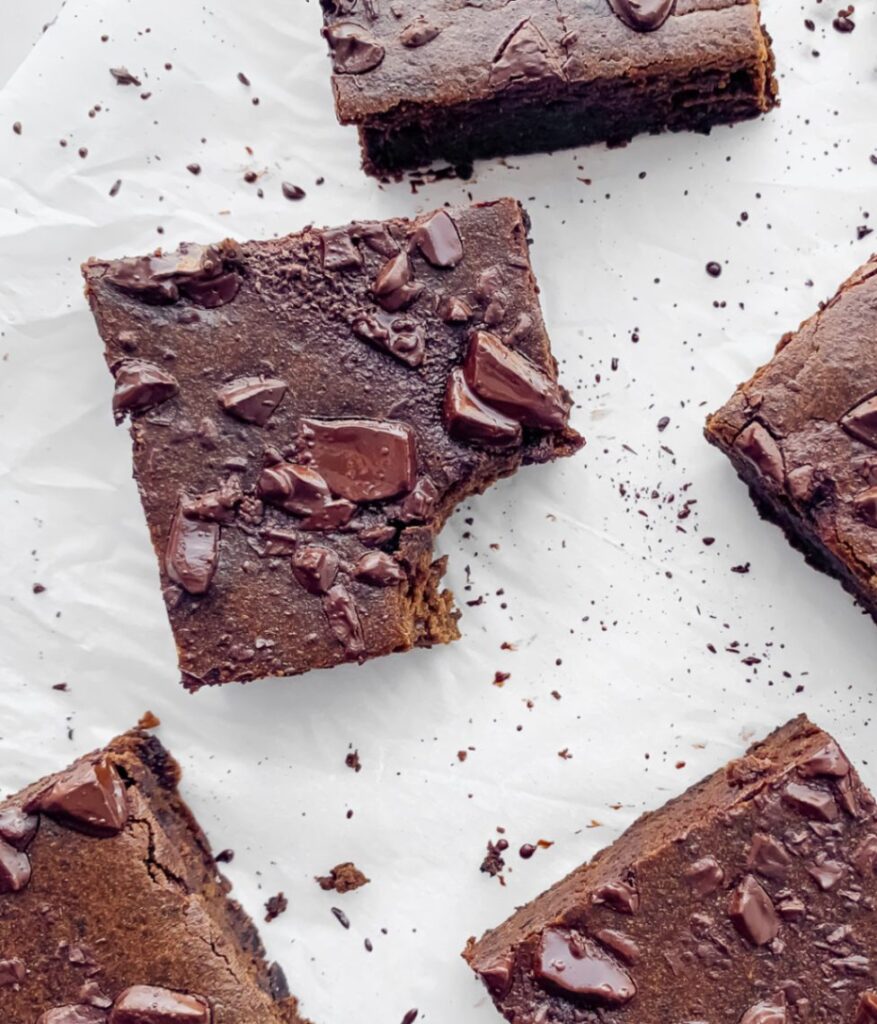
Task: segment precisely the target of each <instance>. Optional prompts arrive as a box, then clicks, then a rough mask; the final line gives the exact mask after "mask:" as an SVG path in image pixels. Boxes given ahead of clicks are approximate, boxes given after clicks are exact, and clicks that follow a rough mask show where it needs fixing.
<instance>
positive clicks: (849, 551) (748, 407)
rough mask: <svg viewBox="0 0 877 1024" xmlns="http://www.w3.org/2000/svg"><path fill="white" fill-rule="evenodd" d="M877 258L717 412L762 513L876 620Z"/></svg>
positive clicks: (716, 431) (716, 423)
mask: <svg viewBox="0 0 877 1024" xmlns="http://www.w3.org/2000/svg"><path fill="white" fill-rule="evenodd" d="M875 332H877V257H872V258H871V260H869V261H868V263H866V264H865V265H864V266H863V267H861V268H859V270H857V271H856V272H855V273H854V274H853V275H852V277H850V278H849V280H847V281H846V282H844V284H842V285H841V287H840V289H839V290H838V292H837V294H836V295H835V296H834V297H833V298H832V299H831V300H830V301H829V302H827V303H826V304H825V305H824V306H823V307H822V308H821V309H820V311H819V312H818V313H816V315H815V316H813V317H811V318H810V319H809V320H807V321H805V322H804V323H803V324H802V325H801V327H800V328H799V330H798V331H797V332H794V333H790V334H787V335H785V336H784V337H783V339H782V340H781V341H780V343H779V346H778V348H777V350H776V354H775V356H774V358H773V359H772V360H771V362H770V363H768V364H767V365H766V366H763V367H761V368H760V369H759V370H758V371H757V372H756V373H755V375H754V376H753V377H752V379H751V380H750V381H748V382H747V383H745V384H742V385H741V386H740V387H739V388H738V389H737V391H736V392H735V393H734V395H733V397H732V398H731V399H730V401H729V402H728V403H727V404H726V405H725V406H724V407H723V408H721V409H720V410H719V411H718V412H716V413H714V414H713V415H712V416H710V418H709V420H708V421H707V425H706V437H707V439H708V440H709V441H710V443H711V444H713V445H715V446H716V447H718V448H720V449H721V450H722V451H723V452H725V454H726V455H727V456H728V458H729V459H730V460H731V462H732V464H733V466H734V468H735V469H736V470H737V473H738V475H739V476H740V478H741V479H742V480H743V481H744V482H745V483H746V484H747V485H748V487H749V489H750V493H751V495H752V498H753V500H754V501H755V503H756V505H757V507H758V508H759V510H760V511H761V513H762V514H763V515H764V516H765V517H766V518H768V519H770V520H771V521H773V522H775V523H777V524H778V525H779V526H780V527H782V529H783V530H784V531H785V533H786V535H787V537H788V538H789V540H790V541H791V542H792V544H794V546H795V547H797V548H799V549H801V550H802V551H803V552H804V554H805V555H806V556H807V559H808V561H810V562H811V563H812V564H813V565H815V566H816V567H817V568H820V569H822V570H824V571H826V572H828V573H830V574H831V575H833V576H835V577H837V578H838V579H839V580H840V581H841V583H842V584H843V585H844V587H845V588H846V589H847V590H848V591H849V592H850V593H852V594H853V595H855V596H856V597H857V598H858V600H859V602H860V603H861V605H862V607H863V608H865V609H866V610H867V611H868V612H869V613H870V614H871V615H872V616H873V617H874V618H875V620H877V490H875V485H877V428H875V424H877V415H875V414H874V413H872V405H874V396H875V395H877V366H875V363H874V360H873V359H872V358H871V354H872V349H873V344H874V337H875Z"/></svg>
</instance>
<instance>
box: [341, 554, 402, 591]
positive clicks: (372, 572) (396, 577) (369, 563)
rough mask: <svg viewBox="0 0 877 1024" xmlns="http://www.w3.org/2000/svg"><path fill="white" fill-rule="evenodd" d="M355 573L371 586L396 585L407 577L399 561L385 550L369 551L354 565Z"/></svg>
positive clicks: (359, 578) (360, 579) (356, 576)
mask: <svg viewBox="0 0 877 1024" xmlns="http://www.w3.org/2000/svg"><path fill="white" fill-rule="evenodd" d="M353 575H354V577H355V578H356V579H358V580H359V581H360V582H361V583H367V584H368V585H369V586H371V587H395V586H398V584H400V583H402V581H403V580H404V579H405V573H404V572H403V571H402V569H401V567H400V565H399V563H398V562H397V561H396V560H395V558H393V557H392V556H391V555H387V554H384V552H383V551H369V552H367V553H366V554H364V555H363V556H362V558H360V559H359V561H358V562H357V563H356V565H355V566H354V567H353Z"/></svg>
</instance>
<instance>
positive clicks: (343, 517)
mask: <svg viewBox="0 0 877 1024" xmlns="http://www.w3.org/2000/svg"><path fill="white" fill-rule="evenodd" d="M355 512H356V505H354V504H353V502H351V501H345V500H344V499H343V498H338V499H333V500H332V501H327V502H326V504H325V505H323V507H322V508H320V509H319V510H318V511H316V512H313V513H312V514H311V515H309V516H308V517H307V519H303V520H302V521H301V523H299V526H300V527H301V529H302V530H317V531H322V532H324V533H331V532H332V531H333V530H340V529H341V528H342V527H343V526H346V525H347V524H348V523H349V522H350V520H351V518H352V517H353V515H354V513H355Z"/></svg>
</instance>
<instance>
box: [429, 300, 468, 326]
mask: <svg viewBox="0 0 877 1024" xmlns="http://www.w3.org/2000/svg"><path fill="white" fill-rule="evenodd" d="M437 312H438V315H439V316H440V317H441V319H442V320H444V322H445V323H446V324H465V323H468V322H469V321H470V320H471V319H472V307H471V306H470V305H469V303H468V302H466V300H465V299H461V298H460V297H459V296H458V295H445V296H443V297H442V299H441V301H440V302H439V305H438V310H437Z"/></svg>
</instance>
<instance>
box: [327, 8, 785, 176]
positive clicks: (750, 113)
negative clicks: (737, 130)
mask: <svg viewBox="0 0 877 1024" xmlns="http://www.w3.org/2000/svg"><path fill="white" fill-rule="evenodd" d="M323 6H324V11H325V17H326V25H327V28H326V35H327V39H328V41H329V44H330V49H331V50H332V52H333V57H334V67H335V72H336V73H335V75H334V76H333V85H334V89H335V98H336V106H337V110H338V116H339V119H340V120H341V121H342V122H343V123H346V124H356V125H358V127H359V131H360V140H361V144H362V149H363V161H364V167H365V169H366V171H368V172H369V173H371V174H378V175H380V174H387V173H394V172H398V171H400V170H402V169H404V168H406V167H417V166H423V165H424V164H428V163H430V162H432V161H434V160H436V159H442V160H445V161H448V162H450V163H452V164H454V165H457V166H469V165H471V163H472V161H473V160H475V159H477V158H480V157H489V156H496V155H501V154H506V153H527V152H534V151H539V150H554V149H561V148H564V147H569V146H576V145H582V144H588V143H593V142H600V141H607V142H610V143H616V144H617V143H621V142H624V141H626V140H628V139H630V138H631V137H633V136H634V135H636V134H638V133H641V132H656V131H661V130H665V129H669V130H680V129H692V130H696V131H708V130H709V128H710V127H712V126H713V125H716V124H721V123H731V122H734V121H739V120H742V119H745V118H749V117H754V116H757V115H758V114H760V113H763V112H765V111H767V110H769V109H771V107H773V106H774V105H775V103H776V93H777V87H776V82H775V79H774V76H773V71H774V58H773V54H772V51H771V45H770V37H769V35H768V33H767V32H766V31H765V29H764V28H763V26H762V25H761V22H760V12H759V6H758V3H757V2H747V3H734V2H731V0H709V2H707V0H681V2H679V3H677V4H676V5H675V8H674V9H673V12H672V14H671V16H670V17H669V18H668V19H667V21H666V23H665V24H663V25H661V26H659V27H658V28H657V29H656V30H655V31H649V32H642V31H636V30H635V29H633V28H632V27H630V25H628V24H626V23H625V22H624V21H623V20H622V19H621V18H619V17H617V16H616V15H615V13H613V10H612V9H611V7H610V4H609V2H608V0H530V2H527V3H523V4H522V3H516V4H500V3H490V2H488V3H486V4H484V5H479V6H478V7H477V8H475V7H460V6H459V5H457V4H455V3H451V2H450V0H431V2H427V3H425V4H423V5H419V7H418V12H419V13H418V16H417V17H416V18H413V19H411V20H409V19H407V18H405V17H402V18H401V19H397V18H395V17H394V16H393V15H392V12H387V11H385V10H384V9H383V8H378V7H372V8H370V6H369V4H368V3H360V4H358V5H356V4H354V6H353V9H352V10H351V9H350V6H349V5H341V7H340V9H339V5H338V0H324V2H323ZM372 15H373V16H372ZM412 29H419V32H416V33H415V32H412ZM351 33H359V34H360V35H361V40H360V43H359V48H358V49H353V50H351V48H350V42H349V38H348V37H349V35H350V34H351ZM412 37H414V38H415V39H416V41H417V45H412V42H411V40H412ZM424 39H425V40H426V41H425V42H421V40H424ZM365 40H367V41H368V43H367V44H366V43H364V42H363V41H365ZM364 45H368V46H370V47H371V48H372V53H371V59H370V60H363V59H362V47H363V46H364ZM375 61H377V63H374V62H375Z"/></svg>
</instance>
